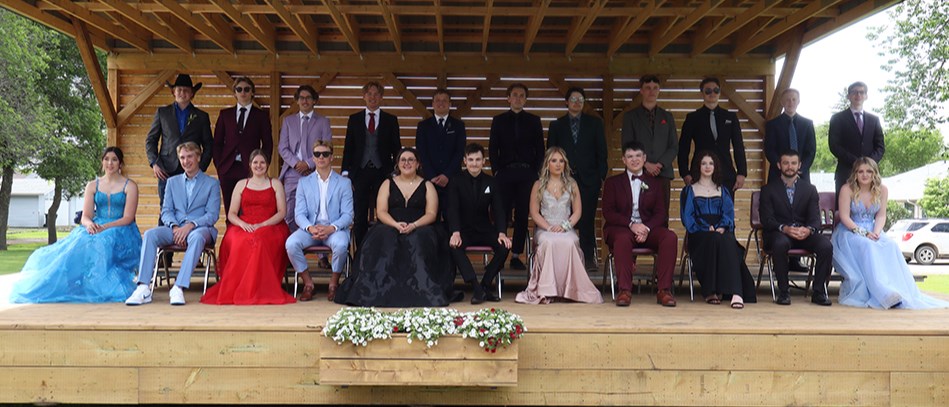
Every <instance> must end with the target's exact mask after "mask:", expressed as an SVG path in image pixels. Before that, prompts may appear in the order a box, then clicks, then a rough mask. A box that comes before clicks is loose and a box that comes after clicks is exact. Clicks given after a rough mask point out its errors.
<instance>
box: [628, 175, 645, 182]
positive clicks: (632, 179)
mask: <svg viewBox="0 0 949 407" xmlns="http://www.w3.org/2000/svg"><path fill="white" fill-rule="evenodd" d="M642 178H643V176H642V175H632V176H630V177H629V180H630V181H635V180H640V182H642Z"/></svg>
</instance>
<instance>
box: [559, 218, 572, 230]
mask: <svg viewBox="0 0 949 407" xmlns="http://www.w3.org/2000/svg"><path fill="white" fill-rule="evenodd" d="M560 227H562V228H563V230H570V229H573V226H572V225H570V221H569V220H565V221H563V223H561V224H560Z"/></svg>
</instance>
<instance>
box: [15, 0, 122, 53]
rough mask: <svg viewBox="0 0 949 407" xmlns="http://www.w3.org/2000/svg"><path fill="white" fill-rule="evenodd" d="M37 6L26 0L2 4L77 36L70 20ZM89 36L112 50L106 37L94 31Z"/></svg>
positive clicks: (105, 48)
mask: <svg viewBox="0 0 949 407" xmlns="http://www.w3.org/2000/svg"><path fill="white" fill-rule="evenodd" d="M39 5H40V4H39V3H37V6H39ZM37 6H33V5H31V4H30V3H27V2H25V1H7V2H4V3H3V5H2V7H5V8H7V9H9V10H10V11H13V12H15V13H17V14H19V15H22V16H24V17H27V18H29V19H31V20H34V21H36V22H39V23H40V24H43V25H45V26H47V27H49V28H52V29H54V30H56V31H59V32H61V33H63V34H66V35H68V36H70V37H75V36H76V32H75V28H74V27H73V26H72V24H71V23H70V22H69V21H66V20H63V19H62V18H59V17H56V16H53V15H52V14H49V13H47V12H45V11H43V10H42V9H40V8H39V7H37ZM89 37H90V40H91V41H92V44H93V45H95V46H96V47H97V48H99V49H102V50H105V51H112V47H111V46H109V43H108V41H107V40H106V38H105V37H103V36H100V35H96V34H93V33H92V32H90V33H89Z"/></svg>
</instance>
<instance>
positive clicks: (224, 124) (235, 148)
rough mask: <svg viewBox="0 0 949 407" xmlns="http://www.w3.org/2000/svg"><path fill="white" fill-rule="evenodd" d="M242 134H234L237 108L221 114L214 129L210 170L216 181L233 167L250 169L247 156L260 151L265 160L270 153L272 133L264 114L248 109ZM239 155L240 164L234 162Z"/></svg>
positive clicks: (230, 108)
mask: <svg viewBox="0 0 949 407" xmlns="http://www.w3.org/2000/svg"><path fill="white" fill-rule="evenodd" d="M244 114H245V115H246V118H245V119H244V131H243V132H242V133H240V134H238V131H237V107H236V106H234V107H229V108H227V109H223V110H221V113H220V114H218V116H217V123H216V124H215V125H214V166H215V167H217V173H218V177H221V176H224V175H225V174H227V173H228V172H229V171H230V170H231V168H232V167H233V166H235V165H238V166H244V167H245V168H249V167H250V153H251V152H253V151H254V150H256V149H258V148H259V149H261V150H263V151H264V154H266V155H267V157H270V156H271V153H272V152H273V133H272V131H271V127H270V117H268V115H267V112H264V111H263V110H260V109H259V108H257V107H256V106H253V105H251V108H250V111H247V112H245V113H244ZM238 155H240V157H241V161H240V162H237V161H235V160H236V158H237V156H238Z"/></svg>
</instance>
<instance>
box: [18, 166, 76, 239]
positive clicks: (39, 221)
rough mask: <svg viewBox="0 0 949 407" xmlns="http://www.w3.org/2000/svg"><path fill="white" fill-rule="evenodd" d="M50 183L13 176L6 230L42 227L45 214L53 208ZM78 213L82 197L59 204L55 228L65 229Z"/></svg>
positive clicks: (52, 187) (27, 177)
mask: <svg viewBox="0 0 949 407" xmlns="http://www.w3.org/2000/svg"><path fill="white" fill-rule="evenodd" d="M53 190H54V186H53V183H52V181H47V180H44V179H42V178H40V177H38V176H36V175H35V174H30V175H14V177H13V188H12V190H11V194H10V216H9V219H8V220H7V226H9V227H21V228H39V227H43V226H45V225H46V212H47V211H48V210H49V207H50V206H52V204H53ZM81 210H82V196H78V197H73V198H72V199H70V200H69V201H66V200H63V201H62V202H61V203H60V205H59V211H57V217H56V226H69V225H71V224H72V221H73V218H75V216H76V212H77V211H81Z"/></svg>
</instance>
